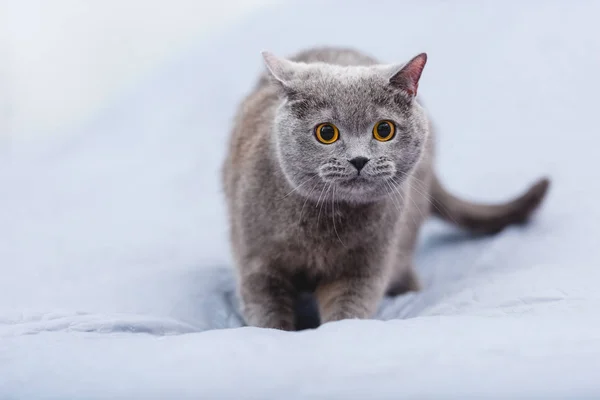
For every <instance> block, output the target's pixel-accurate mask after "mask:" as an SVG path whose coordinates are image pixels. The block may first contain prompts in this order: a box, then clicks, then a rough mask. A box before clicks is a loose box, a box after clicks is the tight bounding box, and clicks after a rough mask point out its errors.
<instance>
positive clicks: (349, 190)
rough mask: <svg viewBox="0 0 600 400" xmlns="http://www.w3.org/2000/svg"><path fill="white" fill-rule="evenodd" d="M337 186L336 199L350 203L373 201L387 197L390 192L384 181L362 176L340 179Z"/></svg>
mask: <svg viewBox="0 0 600 400" xmlns="http://www.w3.org/2000/svg"><path fill="white" fill-rule="evenodd" d="M335 186H336V191H335V199H336V201H346V202H349V203H360V204H365V203H372V202H376V201H379V200H381V199H383V198H385V197H386V196H387V195H388V193H389V192H388V191H386V189H385V187H386V186H385V184H384V183H382V182H378V181H372V180H370V179H365V178H362V177H358V178H355V179H352V180H346V181H340V182H337V183H335Z"/></svg>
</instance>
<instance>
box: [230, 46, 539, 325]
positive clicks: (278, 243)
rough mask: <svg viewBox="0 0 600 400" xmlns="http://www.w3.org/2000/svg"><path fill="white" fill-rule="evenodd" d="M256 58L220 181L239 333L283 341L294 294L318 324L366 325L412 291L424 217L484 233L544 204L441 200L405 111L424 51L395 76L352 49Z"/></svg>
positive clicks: (421, 134)
mask: <svg viewBox="0 0 600 400" xmlns="http://www.w3.org/2000/svg"><path fill="white" fill-rule="evenodd" d="M262 55H263V58H264V63H265V65H266V70H265V71H264V72H263V74H262V75H261V77H260V79H259V81H258V83H257V85H256V87H255V88H254V89H253V91H252V92H251V93H250V94H249V95H248V97H246V99H245V100H244V101H243V102H242V104H241V105H240V107H239V111H238V113H237V115H236V118H235V123H234V127H233V132H232V134H231V139H230V143H229V148H228V154H227V157H226V159H225V162H224V165H223V170H222V178H223V187H224V192H225V196H226V199H227V210H228V214H229V228H230V236H231V247H232V250H233V257H234V262H235V265H236V271H237V282H238V292H239V296H240V299H241V303H242V314H243V318H244V320H245V322H246V324H248V325H250V326H256V327H263V328H275V329H281V330H288V331H291V330H296V329H297V328H298V326H297V323H298V321H297V316H296V314H295V312H294V310H295V305H296V302H297V300H298V298H299V296H300V294H301V293H306V292H311V293H313V294H314V299H315V300H316V302H317V305H318V313H319V317H320V322H321V323H325V322H330V321H338V320H342V319H350V318H360V319H365V318H371V317H372V316H373V314H374V313H375V312H376V309H377V307H378V304H379V302H380V301H381V299H382V298H383V296H384V295H385V294H386V293H387V294H389V295H399V294H402V293H405V292H408V291H416V290H419V279H418V277H417V275H416V273H415V270H414V269H413V265H412V257H413V252H414V248H415V244H416V239H417V236H418V233H419V229H420V227H421V225H422V223H423V222H424V220H425V218H426V217H427V216H428V215H430V214H434V215H437V216H439V217H441V218H443V219H445V220H446V221H449V222H451V223H454V224H457V225H459V226H461V227H464V228H466V229H468V230H471V231H474V232H477V233H480V234H492V233H496V232H499V231H501V230H502V229H503V228H504V227H506V226H507V225H510V224H515V223H523V222H525V221H526V220H528V217H529V216H530V215H531V214H532V212H533V211H534V210H536V209H537V208H538V206H539V205H540V204H541V202H542V200H543V199H544V197H545V195H546V192H547V189H548V186H549V180H548V179H546V178H543V179H540V180H539V181H538V182H537V183H535V184H534V185H532V186H531V187H530V188H529V189H528V190H527V191H526V193H524V194H523V195H521V196H520V197H519V198H517V199H514V200H512V201H510V202H507V203H505V204H498V205H484V204H474V203H469V202H466V201H464V200H461V199H459V198H457V197H455V196H453V195H452V194H450V193H448V192H447V191H446V190H445V189H444V187H443V186H442V185H441V184H440V182H439V181H438V179H437V178H436V176H435V174H434V172H433V166H432V162H433V152H434V149H433V130H432V127H431V123H430V120H429V118H428V117H427V115H426V113H425V110H424V108H423V106H422V105H421V104H420V102H419V101H417V92H418V86H419V80H420V78H421V74H422V72H423V68H424V67H425V64H426V61H427V55H426V54H425V53H423V54H419V55H417V56H416V57H414V58H413V59H411V60H410V61H409V62H407V63H405V64H402V65H388V64H381V63H379V62H378V61H377V60H376V59H374V58H372V57H371V56H370V55H367V54H363V53H361V52H359V51H357V50H354V49H351V48H334V47H321V48H313V49H308V50H305V51H302V52H300V53H297V54H296V55H295V56H293V57H291V58H287V59H286V58H279V57H277V56H275V55H273V54H272V53H269V52H263V53H262Z"/></svg>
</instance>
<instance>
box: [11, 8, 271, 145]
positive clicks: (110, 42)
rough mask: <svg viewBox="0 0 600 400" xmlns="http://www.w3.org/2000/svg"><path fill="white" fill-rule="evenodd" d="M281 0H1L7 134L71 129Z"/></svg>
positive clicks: (21, 137) (42, 134) (24, 136)
mask: <svg viewBox="0 0 600 400" xmlns="http://www.w3.org/2000/svg"><path fill="white" fill-rule="evenodd" d="M269 3H271V4H272V3H274V0H220V1H212V0H211V1H203V0H172V1H171V0H170V1H166V0H151V1H144V0H83V1H81V0H51V1H48V0H16V1H15V0H12V1H11V0H0V135H1V136H0V137H1V139H0V140H4V141H6V140H8V139H12V140H18V141H19V142H31V141H39V140H42V139H47V138H48V137H49V136H56V135H64V134H66V133H67V132H69V131H71V130H72V129H73V128H74V127H75V126H77V125H79V124H81V123H83V122H84V121H86V119H89V118H90V117H91V116H92V115H93V114H94V113H96V112H98V110H99V109H102V108H103V107H105V106H106V104H107V103H108V102H110V101H111V99H114V98H115V97H117V96H119V95H120V94H122V93H123V92H124V91H126V90H128V88H131V87H133V86H135V84H136V83H139V82H140V81H141V80H142V79H143V78H144V77H147V76H148V75H150V74H152V72H153V71H155V70H156V69H157V68H159V67H160V66H161V65H163V64H164V63H165V62H166V60H169V59H172V58H173V57H177V55H178V54H180V53H181V52H184V51H185V50H187V49H188V48H190V47H191V46H192V45H193V44H196V43H197V42H198V41H201V40H202V39H204V38H206V37H209V36H210V35H214V34H216V32H218V31H219V30H223V29H224V27H225V26H228V25H231V24H233V23H235V22H237V20H239V19H240V18H243V17H245V16H246V15H247V14H249V13H251V12H253V11H254V10H256V9H258V8H260V7H264V6H265V5H267V4H269Z"/></svg>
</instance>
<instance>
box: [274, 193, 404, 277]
mask: <svg viewBox="0 0 600 400" xmlns="http://www.w3.org/2000/svg"><path fill="white" fill-rule="evenodd" d="M292 209H293V210H294V211H292V210H288V212H287V213H286V214H284V215H282V217H283V220H282V221H278V222H279V223H277V224H275V225H273V226H274V227H275V226H276V227H278V229H275V230H273V231H272V232H271V234H272V235H273V236H272V238H273V242H272V243H273V244H275V246H276V247H278V248H280V249H281V250H283V251H281V253H280V254H285V255H286V258H288V259H289V261H290V262H293V263H295V262H298V263H299V264H309V265H315V266H319V265H321V266H327V265H328V264H332V263H336V262H338V261H339V260H341V259H344V258H346V257H347V255H348V254H351V253H353V252H355V251H357V250H359V249H371V250H373V251H380V252H381V251H383V250H384V249H385V247H386V246H388V245H389V244H390V243H391V242H393V241H394V237H393V235H394V226H395V224H396V220H397V218H398V217H399V216H398V215H397V214H396V213H395V212H393V211H392V210H388V209H387V208H384V209H366V208H351V207H348V206H344V205H340V204H336V203H333V204H329V205H323V206H322V207H321V206H320V205H319V206H318V205H316V204H307V205H305V206H304V208H301V209H300V211H297V210H295V208H292ZM394 211H395V210H394Z"/></svg>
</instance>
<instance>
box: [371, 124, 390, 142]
mask: <svg viewBox="0 0 600 400" xmlns="http://www.w3.org/2000/svg"><path fill="white" fill-rule="evenodd" d="M395 133H396V126H395V125H394V123H393V122H392V121H388V120H385V119H384V120H382V121H379V122H378V123H376V124H375V126H374V127H373V137H374V138H375V139H377V140H379V141H380V142H387V141H388V140H391V139H392V138H393V137H394V134H395Z"/></svg>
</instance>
